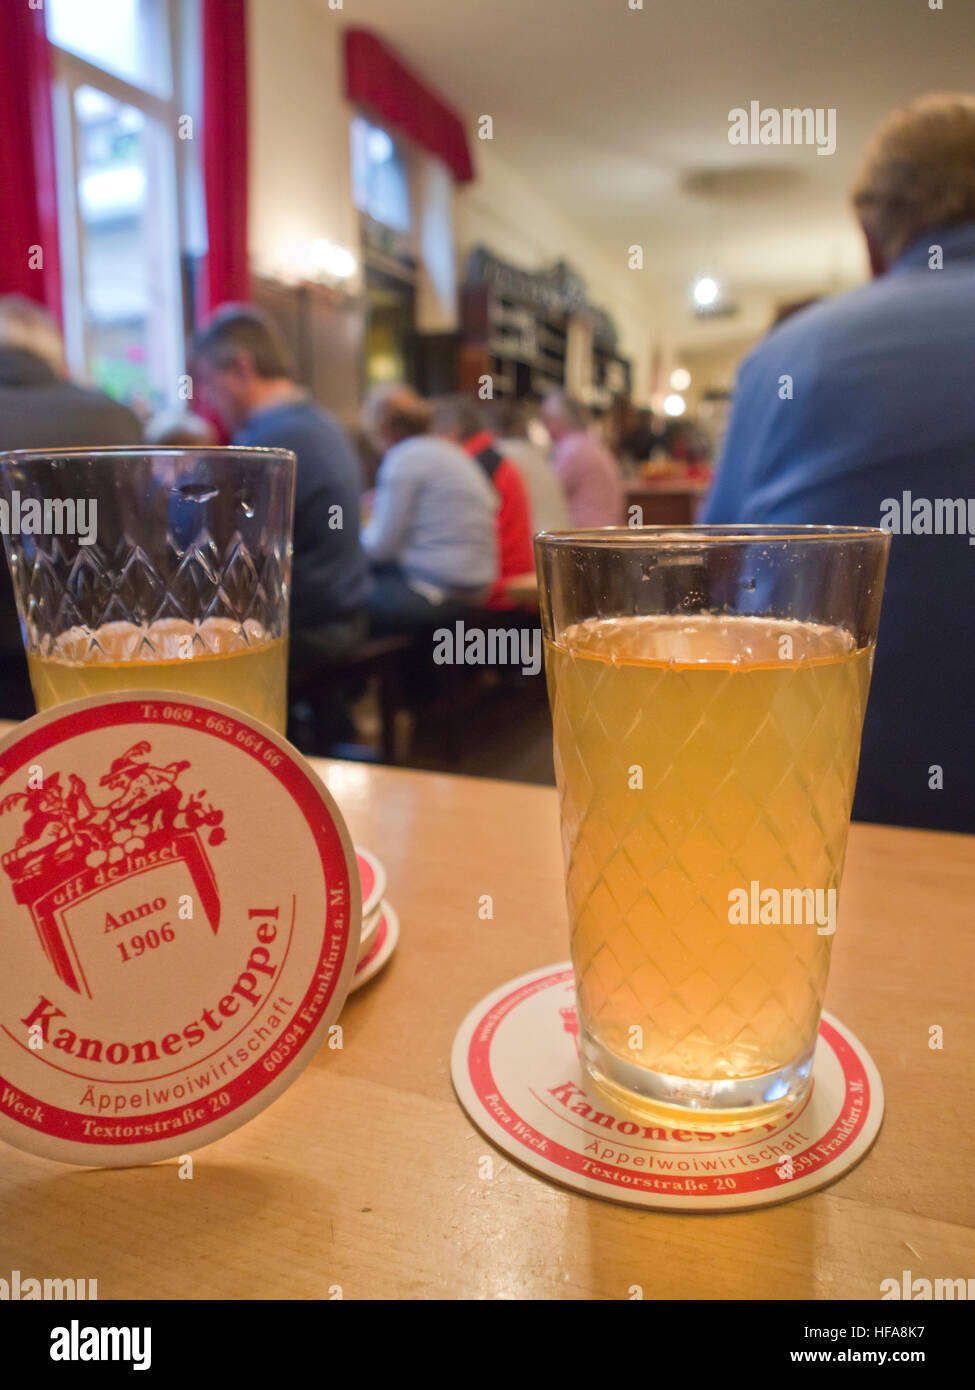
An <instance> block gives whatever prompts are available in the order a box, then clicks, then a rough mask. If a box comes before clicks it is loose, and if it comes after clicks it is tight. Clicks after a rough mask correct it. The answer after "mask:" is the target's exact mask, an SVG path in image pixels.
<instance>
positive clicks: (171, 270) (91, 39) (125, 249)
mask: <svg viewBox="0 0 975 1390" xmlns="http://www.w3.org/2000/svg"><path fill="white" fill-rule="evenodd" d="M45 8H46V14H47V29H48V38H49V39H50V41H51V43H52V45H53V49H54V65H53V66H54V85H55V90H54V110H55V142H56V150H57V164H58V208H59V221H60V233H61V270H62V281H63V291H64V325H65V339H66V346H67V351H68V362H69V365H70V367H71V369H72V372H73V373H74V374H75V375H76V376H78V377H80V378H82V379H85V380H88V381H90V382H91V383H92V384H93V385H95V386H98V387H100V388H101V389H102V390H104V391H107V392H108V393H109V394H110V395H112V396H115V397H116V398H118V399H119V400H124V401H127V402H129V403H130V404H132V405H135V406H136V407H138V408H141V409H142V411H143V413H149V412H151V411H154V410H156V409H158V408H159V407H161V406H163V405H165V404H167V403H170V402H172V401H174V400H175V398H176V393H177V390H178V384H179V377H180V374H181V373H182V372H183V371H184V370H185V367H184V332H183V302H182V284H181V274H180V240H181V237H180V232H181V217H180V188H181V184H182V182H183V177H182V176H183V173H184V170H183V168H182V165H183V164H184V163H185V159H186V154H185V152H184V150H183V149H181V148H180V146H182V145H183V142H182V141H181V140H179V139H177V131H178V129H179V122H180V117H181V114H182V113H181V110H180V102H179V100H178V93H179V90H180V82H179V80H178V77H179V55H180V44H179V33H180V29H179V24H178V21H179V19H180V18H181V17H182V18H184V19H185V17H186V16H185V14H182V15H181V13H178V12H181V11H183V8H184V0H98V4H96V5H89V4H84V5H82V4H79V3H78V0H47V4H46V7H45ZM183 109H184V110H185V107H184V108H183Z"/></svg>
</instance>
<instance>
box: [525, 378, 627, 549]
mask: <svg viewBox="0 0 975 1390" xmlns="http://www.w3.org/2000/svg"><path fill="white" fill-rule="evenodd" d="M541 415H542V422H543V424H544V425H545V428H546V429H547V430H548V432H549V434H550V435H551V436H552V442H553V444H554V445H555V448H554V450H553V452H552V467H553V468H554V470H555V472H556V473H557V474H558V476H559V478H560V479H561V482H562V486H563V488H564V489H565V495H566V499H567V501H568V503H569V515H570V517H571V519H572V525H573V526H620V525H622V523H623V478H622V475H621V474H620V470H619V465H618V464H617V462H616V460H615V459H614V458H613V455H612V454H611V453H610V452H609V450H608V449H607V448H606V447H605V446H604V445H602V444H600V443H599V441H598V440H597V439H593V437H592V436H591V435H589V434H587V433H586V421H585V415H584V413H583V410H582V407H581V406H579V405H577V404H576V402H575V401H574V400H572V399H571V397H569V396H567V395H566V394H565V393H564V392H563V391H553V392H552V393H551V394H550V395H548V396H546V397H545V399H544V401H543V402H542V410H541Z"/></svg>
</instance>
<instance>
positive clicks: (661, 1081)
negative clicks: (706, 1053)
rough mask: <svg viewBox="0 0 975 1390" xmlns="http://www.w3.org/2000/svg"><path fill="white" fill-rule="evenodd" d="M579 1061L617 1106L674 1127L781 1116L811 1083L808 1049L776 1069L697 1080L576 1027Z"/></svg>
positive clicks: (726, 1125)
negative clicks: (620, 1052) (619, 1050)
mask: <svg viewBox="0 0 975 1390" xmlns="http://www.w3.org/2000/svg"><path fill="white" fill-rule="evenodd" d="M580 1046H581V1050H582V1060H583V1062H584V1063H585V1066H586V1070H587V1071H588V1072H589V1075H590V1076H591V1077H592V1079H593V1081H595V1083H596V1085H597V1086H598V1087H599V1088H600V1090H602V1091H603V1092H605V1093H606V1095H608V1096H609V1097H610V1098H611V1099H612V1100H613V1101H614V1102H615V1103H616V1104H617V1105H619V1106H620V1107H621V1108H623V1109H627V1110H635V1111H637V1112H638V1113H639V1114H641V1115H646V1114H654V1115H657V1116H659V1118H660V1119H661V1121H662V1122H664V1123H666V1124H667V1125H669V1126H671V1127H674V1128H683V1129H702V1128H703V1129H707V1128H710V1127H712V1126H714V1125H716V1124H720V1127H721V1128H722V1129H738V1128H745V1127H747V1126H749V1125H754V1124H756V1123H760V1122H762V1121H765V1120H770V1119H772V1118H776V1119H784V1118H785V1116H786V1114H787V1113H788V1112H789V1111H794V1110H796V1109H797V1108H798V1106H800V1105H801V1104H802V1102H803V1101H804V1100H805V1099H806V1096H807V1094H808V1092H809V1088H810V1086H811V1085H812V1062H813V1053H814V1051H815V1047H814V1048H813V1051H810V1052H809V1053H808V1054H807V1055H806V1056H804V1057H800V1058H799V1059H798V1060H797V1061H796V1062H794V1063H792V1064H790V1065H789V1066H787V1067H781V1068H780V1069H779V1070H778V1071H771V1072H764V1073H762V1074H761V1075H759V1076H749V1077H743V1078H740V1079H738V1080H733V1081H723V1080H714V1081H698V1080H693V1079H689V1078H688V1077H685V1076H671V1075H668V1073H666V1072H657V1071H648V1070H647V1069H646V1067H638V1066H635V1065H634V1064H633V1063H632V1062H627V1061H626V1060H625V1059H624V1058H622V1057H618V1056H617V1055H616V1053H615V1052H610V1051H609V1050H608V1048H606V1047H604V1046H603V1044H602V1043H600V1042H597V1041H596V1039H595V1038H594V1037H593V1036H592V1035H591V1034H590V1033H589V1032H587V1031H586V1029H585V1028H583V1029H581V1030H580Z"/></svg>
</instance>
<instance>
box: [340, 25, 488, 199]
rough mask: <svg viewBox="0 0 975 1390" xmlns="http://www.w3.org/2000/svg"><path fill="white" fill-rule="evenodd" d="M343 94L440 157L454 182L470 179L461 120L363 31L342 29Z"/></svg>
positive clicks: (367, 32) (466, 147)
mask: <svg viewBox="0 0 975 1390" xmlns="http://www.w3.org/2000/svg"><path fill="white" fill-rule="evenodd" d="M345 94H346V96H347V97H348V99H349V101H354V102H359V103H361V105H363V106H368V107H371V109H372V110H373V111H375V112H376V114H377V115H378V116H380V117H382V119H383V120H384V121H385V122H386V123H387V124H389V125H391V126H395V128H396V129H397V130H401V131H402V132H403V134H404V135H408V136H409V137H410V139H411V140H414V141H415V142H416V143H417V144H418V145H420V146H422V148H423V149H425V150H427V151H428V152H429V153H430V154H432V155H436V157H437V158H438V159H442V160H443V162H444V164H446V166H447V168H448V169H449V170H450V171H451V173H452V174H453V176H454V178H455V179H457V181H458V183H469V182H470V180H471V179H473V177H474V166H473V164H472V163H471V152H470V150H469V148H468V145H467V133H466V131H465V129H464V123H463V121H462V120H461V119H460V117H459V116H458V115H457V114H456V113H455V112H454V111H452V110H451V109H450V107H449V106H447V105H446V104H445V103H444V102H442V101H441V100H440V98H439V97H438V96H437V95H436V93H435V92H432V91H431V90H430V88H429V87H427V86H426V85H425V84H424V83H423V82H421V81H420V79H419V78H418V77H417V76H416V75H415V74H414V73H413V72H411V71H410V69H409V68H408V67H406V66H405V65H404V64H403V63H401V62H400V60H399V59H398V58H397V57H396V55H395V53H393V52H392V51H391V50H390V49H388V48H387V47H386V45H385V44H384V43H383V42H382V40H381V39H379V38H377V37H376V35H375V34H372V33H370V32H369V30H368V29H348V30H346V35H345Z"/></svg>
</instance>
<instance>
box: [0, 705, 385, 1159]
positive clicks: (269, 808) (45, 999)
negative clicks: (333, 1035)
mask: <svg viewBox="0 0 975 1390" xmlns="http://www.w3.org/2000/svg"><path fill="white" fill-rule="evenodd" d="M255 807H260V808H261V809H260V815H255ZM0 923H2V926H3V970H2V971H0V1138H3V1139H6V1140H7V1141H8V1142H9V1143H11V1144H15V1145H17V1146H19V1147H21V1148H24V1149H29V1150H30V1151H31V1152H33V1153H38V1154H42V1155H44V1156H45V1157H48V1158H56V1159H62V1160H65V1161H67V1162H71V1163H84V1164H91V1165H99V1166H121V1165H126V1164H136V1163H147V1162H152V1161H154V1160H156V1159H161V1158H167V1157H171V1156H172V1155H174V1154H180V1153H185V1152H186V1151H187V1150H191V1149H196V1148H199V1147H201V1146H202V1145H203V1144H208V1143H210V1142H211V1141H212V1140H214V1139H216V1138H218V1137H219V1136H220V1135H222V1134H226V1133H227V1132H228V1131H229V1130H232V1129H235V1128H237V1127H238V1126H239V1125H241V1124H243V1123H244V1122H245V1121H246V1120H248V1119H249V1118H250V1117H251V1116H253V1115H255V1114H257V1113H258V1112H259V1111H260V1110H262V1109H263V1108H264V1107H265V1106H267V1105H268V1104H270V1102H271V1101H272V1100H273V1099H274V1098H275V1097H276V1096H278V1095H279V1094H280V1093H281V1092H282V1091H283V1090H284V1089H285V1087H287V1086H288V1085H290V1083H291V1082H292V1081H293V1080H294V1079H295V1078H296V1076H297V1075H298V1074H299V1072H300V1071H301V1070H302V1069H303V1068H304V1067H305V1066H306V1065H307V1063H308V1062H310V1061H311V1059H312V1056H313V1055H314V1053H315V1051H316V1050H317V1048H318V1046H319V1044H320V1043H321V1042H322V1041H323V1039H324V1037H325V1035H326V1033H327V1030H328V1028H329V1025H330V1024H331V1023H332V1022H333V1021H334V1020H335V1019H336V1018H337V1017H338V1014H339V1012H340V1010H341V1007H342V1004H343V1003H344V1001H345V997H346V995H347V993H348V989H349V985H350V984H351V980H352V974H353V971H354V969H355V962H356V955H357V949H358V945H359V939H360V925H361V909H360V885H359V875H358V873H357V872H356V862H355V856H354V852H353V849H352V843H351V840H350V837H349V834H348V831H347V830H346V828H345V825H344V823H343V821H342V817H341V815H340V813H339V811H338V810H337V808H336V806H335V803H334V802H333V800H332V798H331V796H330V795H329V793H328V792H327V791H326V789H325V787H324V785H323V784H322V782H321V781H320V780H319V778H318V777H317V776H316V775H315V773H314V772H313V771H312V769H311V767H310V766H309V765H308V763H307V762H305V760H304V759H303V758H302V757H301V756H300V754H298V753H297V752H296V750H295V749H293V748H292V747H291V746H290V745H289V744H287V743H286V742H285V741H284V740H283V739H282V738H280V737H279V736H278V735H277V734H275V733H274V732H273V731H272V730H270V729H269V728H267V727H266V726H265V725H263V724H260V723H257V722H255V721H252V720H250V719H249V718H247V717H244V716H242V715H241V714H240V713H239V711H237V710H235V709H232V708H230V707H229V706H227V705H222V704H217V703H216V702H214V701H212V700H204V699H198V698H196V697H193V696H181V695H173V694H172V693H169V694H164V693H159V692H154V691H138V692H133V693H132V694H119V695H112V696H111V697H108V698H94V699H85V700H78V701H75V702H73V703H71V704H65V705H60V706H58V707H56V708H55V709H53V710H50V711H48V712H47V713H46V714H41V715H37V716H36V717H35V718H33V719H30V720H28V721H27V722H26V723H25V724H22V725H20V726H19V727H18V728H17V730H16V731H15V732H14V733H13V734H11V735H10V736H9V737H8V738H7V739H5V740H4V741H3V742H2V743H0Z"/></svg>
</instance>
